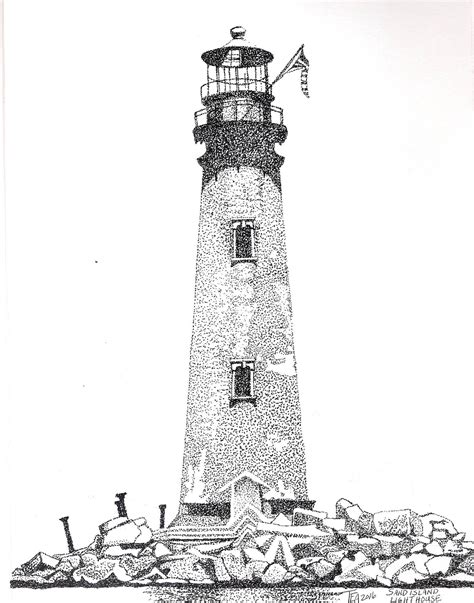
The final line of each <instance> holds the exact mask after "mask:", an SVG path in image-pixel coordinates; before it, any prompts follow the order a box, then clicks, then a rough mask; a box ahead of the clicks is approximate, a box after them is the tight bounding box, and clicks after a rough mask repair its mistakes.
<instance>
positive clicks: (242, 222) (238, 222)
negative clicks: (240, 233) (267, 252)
mask: <svg viewBox="0 0 474 603" xmlns="http://www.w3.org/2000/svg"><path fill="white" fill-rule="evenodd" d="M239 226H240V227H242V228H245V227H246V226H250V246H251V251H252V255H251V256H248V257H240V258H239V257H237V228H238V227H239ZM255 230H256V225H255V219H254V218H236V219H234V220H232V221H231V236H232V241H231V245H232V247H231V266H234V265H235V264H239V263H241V262H251V263H254V264H256V263H257V254H256V252H255V248H256V241H255V238H256V237H255Z"/></svg>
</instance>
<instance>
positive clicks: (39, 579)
mask: <svg viewBox="0 0 474 603" xmlns="http://www.w3.org/2000/svg"><path fill="white" fill-rule="evenodd" d="M260 515H261V514H260ZM260 515H258V516H256V517H253V516H250V515H249V516H248V517H243V518H242V521H240V522H239V523H238V528H236V529H234V528H230V527H229V528H226V527H225V525H224V526H222V527H221V528H219V529H220V532H217V536H213V534H214V532H213V531H212V530H213V529H212V528H202V530H200V528H196V527H193V530H194V532H193V534H194V535H193V536H192V537H188V536H186V534H187V533H188V532H186V530H185V529H184V528H183V529H182V531H181V532H179V531H176V529H175V531H173V530H172V529H168V530H167V529H160V530H159V531H157V532H155V533H154V534H153V533H152V531H151V529H150V528H149V526H148V525H147V522H146V520H145V519H143V518H139V519H129V518H127V517H119V518H115V519H112V520H110V521H108V522H105V523H103V524H101V525H100V527H99V534H98V536H96V537H95V538H94V540H93V542H92V543H91V544H90V545H89V546H88V547H86V548H85V549H82V550H78V551H74V552H72V553H66V554H64V555H54V556H51V555H47V554H45V553H38V554H37V555H35V556H34V557H33V558H32V559H31V560H30V561H28V562H26V563H24V564H23V565H22V566H20V567H19V568H18V569H16V570H15V571H14V572H13V580H12V584H13V585H14V586H27V587H28V586H33V587H35V588H37V587H51V586H75V585H94V586H109V585H114V584H124V585H130V586H132V585H133V586H137V585H150V584H156V585H159V584H163V585H165V584H166V585H170V584H174V585H178V584H249V583H251V584H255V585H258V584H263V585H267V586H268V585H279V584H308V585H311V584H313V585H326V586H327V585H331V584H332V585H333V586H336V585H337V586H341V585H348V584H349V585H354V586H367V585H372V586H377V585H378V586H397V585H399V586H407V585H408V586H411V585H415V586H420V587H425V586H429V585H433V584H435V585H443V584H449V586H452V585H453V584H454V585H457V584H458V583H459V584H461V583H462V584H466V585H473V584H474V543H473V542H471V541H466V540H465V534H464V533H458V532H457V531H456V529H455V527H454V525H453V523H452V522H451V521H450V520H449V519H447V518H445V517H442V516H440V515H436V514H434V513H429V514H426V515H418V514H416V513H414V512H413V511H411V510H409V509H403V510H401V511H383V512H377V513H370V512H367V511H364V510H363V509H362V508H361V507H360V506H359V505H356V504H353V503H352V502H351V501H348V500H346V499H341V500H340V501H338V503H337V505H336V513H335V515H336V517H335V518H331V517H328V514H327V513H325V512H322V511H309V510H307V509H303V508H295V510H294V511H293V513H292V514H291V515H287V514H286V513H285V514H283V513H280V514H277V515H274V516H269V517H267V518H266V519H267V521H262V520H261V517H260ZM205 530H208V531H207V532H206V531H205ZM214 530H215V528H214ZM232 530H234V531H232ZM235 530H236V531H235ZM206 534H207V536H206ZM220 534H222V536H220ZM186 538H188V539H187V540H186Z"/></svg>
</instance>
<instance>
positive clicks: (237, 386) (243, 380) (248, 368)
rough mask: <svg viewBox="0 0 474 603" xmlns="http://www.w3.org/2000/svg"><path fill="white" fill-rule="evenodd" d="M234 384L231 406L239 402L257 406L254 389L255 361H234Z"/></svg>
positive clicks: (232, 367)
mask: <svg viewBox="0 0 474 603" xmlns="http://www.w3.org/2000/svg"><path fill="white" fill-rule="evenodd" d="M231 370H232V384H231V396H230V406H231V408H232V406H234V405H235V404H237V402H252V404H256V397H255V395H254V388H253V375H254V372H255V361H254V360H232V362H231Z"/></svg>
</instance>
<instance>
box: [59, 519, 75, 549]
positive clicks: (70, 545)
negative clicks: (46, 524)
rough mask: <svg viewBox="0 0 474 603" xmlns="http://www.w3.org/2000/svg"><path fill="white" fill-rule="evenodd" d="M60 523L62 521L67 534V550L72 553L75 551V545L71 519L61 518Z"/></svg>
mask: <svg viewBox="0 0 474 603" xmlns="http://www.w3.org/2000/svg"><path fill="white" fill-rule="evenodd" d="M59 521H62V524H63V527H64V532H65V534H66V540H67V548H68V550H69V552H70V553H72V552H73V551H74V543H73V542H72V536H71V530H70V529H69V517H60V518H59Z"/></svg>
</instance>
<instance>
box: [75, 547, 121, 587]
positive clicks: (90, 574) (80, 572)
mask: <svg viewBox="0 0 474 603" xmlns="http://www.w3.org/2000/svg"><path fill="white" fill-rule="evenodd" d="M81 560H82V564H83V565H81V566H80V567H78V568H77V569H76V570H74V573H73V575H72V576H73V578H74V580H75V581H76V582H86V583H88V584H98V583H99V582H105V581H106V580H107V579H108V578H110V577H111V576H112V574H113V572H114V569H115V566H116V564H117V561H116V560H115V559H108V558H104V559H98V558H97V556H96V555H94V554H93V553H86V554H85V555H83V556H82V558H81Z"/></svg>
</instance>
